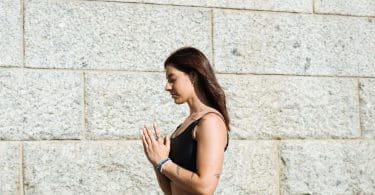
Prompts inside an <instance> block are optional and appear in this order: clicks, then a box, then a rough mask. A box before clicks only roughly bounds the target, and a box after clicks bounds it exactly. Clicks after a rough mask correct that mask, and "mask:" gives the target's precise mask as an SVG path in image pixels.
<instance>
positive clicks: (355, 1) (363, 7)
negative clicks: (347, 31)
mask: <svg viewBox="0 0 375 195" xmlns="http://www.w3.org/2000/svg"><path fill="white" fill-rule="evenodd" d="M314 1H315V2H314V8H315V13H325V14H343V15H357V16H375V1H373V0H345V1H343V0H324V1H323V0H314Z"/></svg>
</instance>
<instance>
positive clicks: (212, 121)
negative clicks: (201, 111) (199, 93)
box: [195, 112, 227, 138]
mask: <svg viewBox="0 0 375 195" xmlns="http://www.w3.org/2000/svg"><path fill="white" fill-rule="evenodd" d="M226 133H227V129H226V125H225V122H224V119H223V116H222V115H221V114H220V113H219V112H217V113H216V112H210V113H207V114H205V115H204V116H203V117H202V118H201V119H200V121H199V123H198V125H197V128H196V129H195V137H196V138H199V137H202V136H205V135H210V136H213V135H226Z"/></svg>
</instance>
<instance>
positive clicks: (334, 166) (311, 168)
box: [281, 140, 375, 194]
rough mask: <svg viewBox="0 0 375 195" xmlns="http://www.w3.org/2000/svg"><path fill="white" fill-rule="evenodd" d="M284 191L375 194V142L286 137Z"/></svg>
mask: <svg viewBox="0 0 375 195" xmlns="http://www.w3.org/2000/svg"><path fill="white" fill-rule="evenodd" d="M281 161H282V171H281V174H282V177H281V194H374V193H375V169H374V164H375V142H374V140H372V141H360V140H341V141H333V140H332V141H311V140H310V141H307V140H299V141H291V140H290V141H283V142H282V145H281Z"/></svg>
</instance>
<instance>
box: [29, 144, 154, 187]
mask: <svg viewBox="0 0 375 195" xmlns="http://www.w3.org/2000/svg"><path fill="white" fill-rule="evenodd" d="M24 171H25V174H24V178H25V179H24V183H25V187H24V188H25V194H56V193H58V194H77V193H78V194H93V193H109V194H161V192H160V190H159V187H158V184H157V180H156V177H155V175H154V171H153V168H152V166H151V164H149V163H148V161H147V158H146V156H145V155H144V154H143V148H142V145H141V141H140V140H137V141H127V142H111V141H105V142H73V143H67V142H39V143H37V142H34V143H31V142H30V143H26V144H25V146H24Z"/></svg>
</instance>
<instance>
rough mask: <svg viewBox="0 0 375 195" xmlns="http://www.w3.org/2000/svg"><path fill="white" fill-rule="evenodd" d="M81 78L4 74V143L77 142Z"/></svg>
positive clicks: (0, 92)
mask: <svg viewBox="0 0 375 195" xmlns="http://www.w3.org/2000/svg"><path fill="white" fill-rule="evenodd" d="M81 77H82V76H81V74H79V73H73V72H62V71H59V72H52V71H32V70H20V69H18V70H16V69H15V70H6V69H3V70H0V100H1V101H0V116H1V117H0V140H34V139H77V138H79V135H80V131H81V129H82V91H83V89H82V87H81V86H82V82H81Z"/></svg>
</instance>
